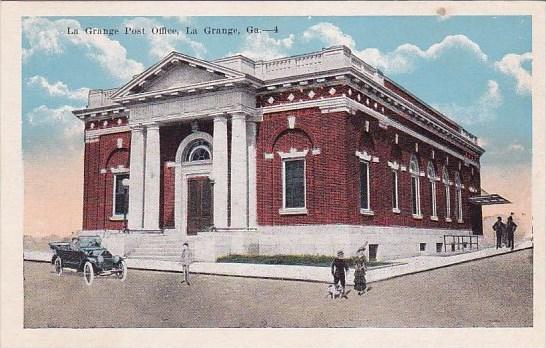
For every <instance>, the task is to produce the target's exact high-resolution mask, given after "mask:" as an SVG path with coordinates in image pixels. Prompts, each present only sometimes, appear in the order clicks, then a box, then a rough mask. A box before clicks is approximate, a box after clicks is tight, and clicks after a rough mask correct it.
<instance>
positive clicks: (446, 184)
mask: <svg viewBox="0 0 546 348" xmlns="http://www.w3.org/2000/svg"><path fill="white" fill-rule="evenodd" d="M442 182H443V183H444V189H445V196H446V221H451V193H450V192H449V174H448V172H447V168H445V167H444V173H443V175H442Z"/></svg>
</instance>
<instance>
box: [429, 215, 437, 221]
mask: <svg viewBox="0 0 546 348" xmlns="http://www.w3.org/2000/svg"><path fill="white" fill-rule="evenodd" d="M430 219H431V220H432V221H438V217H437V216H431V217H430Z"/></svg>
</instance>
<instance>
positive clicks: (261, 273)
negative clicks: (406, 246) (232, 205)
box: [24, 241, 533, 285]
mask: <svg viewBox="0 0 546 348" xmlns="http://www.w3.org/2000/svg"><path fill="white" fill-rule="evenodd" d="M532 247H533V244H532V242H531V241H523V242H521V243H519V244H517V245H516V247H515V249H514V251H518V250H523V249H528V248H532ZM509 252H511V251H510V250H509V249H506V248H504V249H499V250H496V249H495V248H486V249H481V250H478V251H474V252H468V253H463V254H458V255H453V256H416V257H411V258H405V259H397V260H389V262H392V263H393V265H392V266H381V267H375V268H370V269H369V270H368V272H367V274H366V280H367V282H368V283H373V282H378V281H382V280H386V279H391V278H396V277H400V276H403V275H407V274H412V273H419V272H423V271H428V270H432V269H436V268H442V267H447V266H451V265H456V264H459V263H464V262H468V261H472V260H478V259H482V258H486V257H491V256H495V255H502V254H506V253H509ZM51 255H52V253H51V252H39V251H25V252H24V259H25V260H28V261H45V262H49V261H50V260H51ZM127 266H128V267H129V268H132V269H141V270H154V271H167V272H181V271H182V265H181V264H180V263H178V262H173V261H161V260H150V259H148V260H146V259H127ZM190 270H191V273H196V274H210V275H222V276H234V277H248V278H262V279H280V280H299V281H309V282H319V283H331V281H332V276H331V274H330V269H329V267H314V266H292V265H261V264H244V263H214V262H196V263H193V264H192V265H191V267H190ZM352 273H353V270H350V271H349V275H348V278H347V284H348V285H353V279H354V276H353V274H352Z"/></svg>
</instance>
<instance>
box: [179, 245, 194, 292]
mask: <svg viewBox="0 0 546 348" xmlns="http://www.w3.org/2000/svg"><path fill="white" fill-rule="evenodd" d="M180 261H181V262H182V272H183V273H184V280H182V281H181V283H184V282H185V283H186V284H188V285H190V279H189V275H190V264H191V262H192V259H191V251H190V246H189V244H188V242H185V243H184V244H183V245H182V255H181V257H180Z"/></svg>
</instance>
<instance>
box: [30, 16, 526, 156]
mask: <svg viewBox="0 0 546 348" xmlns="http://www.w3.org/2000/svg"><path fill="white" fill-rule="evenodd" d="M250 25H252V26H255V27H260V28H273V27H277V28H278V30H279V31H278V33H267V34H247V33H246V28H247V26H250ZM68 26H70V27H71V28H80V34H79V35H68V34H67V33H66V28H67V27H68ZM125 26H130V27H133V28H137V27H144V28H146V29H147V31H148V32H149V31H150V28H151V27H154V26H155V27H161V26H165V27H169V28H178V29H179V31H180V34H179V35H125V34H118V35H113V36H104V35H86V34H84V33H83V32H82V28H86V27H95V28H118V29H120V31H122V32H123V28H124V27H125ZM187 26H188V27H192V28H196V29H197V30H198V34H197V35H185V34H184V33H185V27H187ZM205 27H213V28H237V29H239V31H240V32H241V33H240V34H239V35H232V36H227V35H206V34H204V33H203V30H204V28H205ZM336 44H345V45H347V46H349V47H350V48H351V49H352V50H353V52H354V53H355V54H357V55H358V56H360V57H361V58H363V59H364V60H365V61H367V62H368V63H370V64H371V65H374V66H377V67H379V68H380V69H381V70H383V71H384V73H385V74H387V75H388V76H389V77H391V78H392V79H394V80H395V81H397V82H398V83H400V84H401V85H403V86H404V87H406V88H407V89H409V90H410V91H412V92H413V93H414V94H416V95H417V96H418V97H420V98H421V99H422V100H424V101H426V102H428V103H429V104H431V105H432V106H434V107H436V108H438V109H439V110H441V111H443V112H445V113H446V114H447V115H449V117H451V118H453V119H454V120H456V121H458V122H459V123H461V124H462V125H463V126H465V127H466V128H467V129H468V130H469V131H471V132H473V133H474V134H476V135H477V136H478V137H480V138H481V141H482V144H483V146H484V147H485V148H486V150H487V152H486V154H485V155H484V157H483V158H482V164H484V165H487V164H489V163H495V162H498V161H502V160H503V159H505V158H511V161H516V162H521V163H527V164H528V163H530V160H531V96H530V73H531V71H530V65H531V19H530V17H526V16H496V17H484V16H465V17H447V18H441V17H413V16H411V17H73V18H68V17H62V18H61V17H41V18H36V17H33V18H26V19H25V20H24V21H23V91H22V92H23V115H22V117H23V135H24V144H23V150H24V155H25V156H28V155H34V154H38V153H40V152H41V151H48V153H49V154H52V151H53V153H55V152H56V151H57V150H58V149H60V148H63V151H66V149H67V148H68V149H71V150H73V151H81V147H82V146H81V131H80V129H79V128H80V126H81V125H79V124H78V122H77V121H76V120H75V119H70V118H71V116H70V113H69V111H70V109H72V108H79V107H82V106H84V105H85V104H86V100H85V92H86V90H87V89H88V88H113V87H118V86H121V85H122V84H124V83H125V82H127V81H128V80H129V79H130V77H131V76H132V74H136V73H138V72H140V71H141V70H142V69H144V68H146V67H148V66H150V65H152V64H154V63H155V62H157V61H158V60H159V59H160V58H161V57H162V56H163V55H165V54H167V53H168V52H169V51H170V50H178V51H181V52H183V53H186V54H189V55H194V56H198V57H200V58H204V59H216V58H220V57H224V56H227V55H230V54H234V53H243V54H245V55H248V56H250V57H251V58H254V59H270V58H277V57H282V56H286V55H294V54H300V53H306V52H311V51H316V50H320V49H321V48H322V47H328V46H331V45H336ZM59 145H64V146H59Z"/></svg>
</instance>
